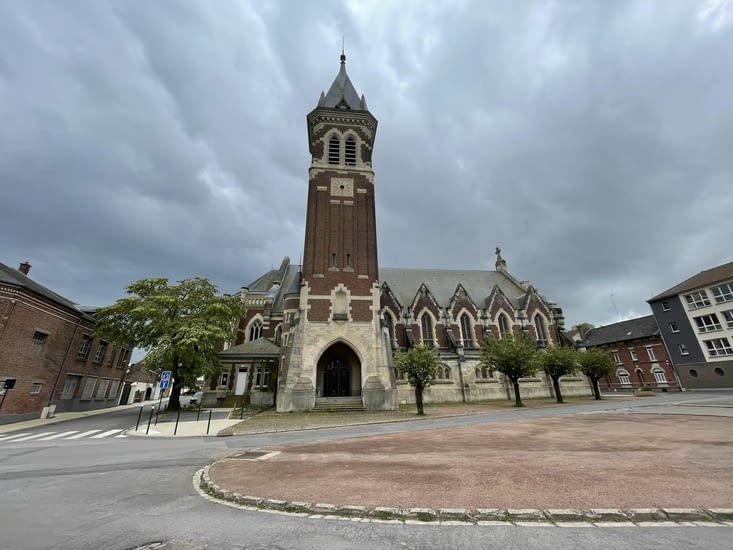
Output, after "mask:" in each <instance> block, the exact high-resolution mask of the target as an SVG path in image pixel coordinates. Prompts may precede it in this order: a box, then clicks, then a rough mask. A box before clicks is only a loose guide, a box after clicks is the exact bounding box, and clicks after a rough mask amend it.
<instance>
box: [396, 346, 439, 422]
mask: <svg viewBox="0 0 733 550" xmlns="http://www.w3.org/2000/svg"><path fill="white" fill-rule="evenodd" d="M439 364H440V357H439V356H438V352H437V351H435V350H434V349H430V348H426V347H425V346H415V347H414V348H410V349H409V350H407V351H398V352H397V354H396V355H395V366H396V367H397V370H399V371H400V372H401V373H403V374H404V375H405V376H407V381H408V382H409V383H410V384H411V385H412V386H414V387H415V404H416V405H417V414H419V415H423V414H425V409H424V407H423V392H424V391H425V389H426V388H428V387H429V386H430V384H432V383H433V380H435V375H436V374H437V372H438V365H439Z"/></svg>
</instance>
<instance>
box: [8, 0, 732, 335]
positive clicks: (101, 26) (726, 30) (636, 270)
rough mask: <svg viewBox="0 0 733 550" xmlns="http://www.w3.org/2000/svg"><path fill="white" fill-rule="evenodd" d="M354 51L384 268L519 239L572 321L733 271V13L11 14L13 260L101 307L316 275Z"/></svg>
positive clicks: (104, 8)
mask: <svg viewBox="0 0 733 550" xmlns="http://www.w3.org/2000/svg"><path fill="white" fill-rule="evenodd" d="M342 44H343V45H344V48H345V53H346V56H347V71H348V73H349V76H350V78H351V80H352V82H353V83H354V86H355V87H356V89H357V91H358V92H359V93H360V94H362V93H363V94H364V95H365V96H366V99H367V103H368V106H369V109H370V111H371V112H372V114H373V115H374V116H375V117H376V118H377V119H378V120H379V126H378V130H377V136H376V143H375V149H374V157H373V166H374V170H375V173H376V177H375V195H376V209H377V231H378V251H379V263H380V265H381V266H384V267H417V268H430V267H432V268H447V269H481V270H487V269H494V262H495V260H496V258H495V255H494V249H495V248H496V247H497V246H498V247H500V248H501V250H502V256H503V257H504V259H505V260H506V261H507V265H508V268H509V270H510V271H511V272H512V273H513V274H514V275H515V276H516V277H517V278H518V279H520V280H528V281H530V282H531V283H532V284H533V285H534V286H535V287H536V288H537V289H538V290H539V291H540V292H541V293H542V294H543V295H545V296H546V297H548V298H549V299H551V300H553V301H555V302H557V303H558V304H559V305H560V306H561V307H562V308H563V310H564V312H565V317H566V326H568V327H570V326H572V325H574V324H577V323H581V322H590V323H593V324H595V325H603V324H608V323H612V322H616V321H619V320H622V319H628V318H633V317H637V316H641V315H647V314H649V313H650V310H649V307H648V305H647V303H646V300H648V299H649V298H650V297H652V296H654V295H655V294H658V293H660V292H662V291H663V290H666V289H667V288H669V287H671V286H674V285H675V284H677V283H679V282H681V281H683V280H684V279H686V278H688V277H690V276H692V275H694V274H696V273H698V272H699V271H701V270H704V269H708V268H711V267H714V266H717V265H720V264H722V263H726V262H728V261H731V260H733V246H732V244H731V235H732V234H733V215H732V213H733V62H731V60H732V59H733V2H730V1H728V0H715V1H693V0H689V1H683V0H659V1H643V0H633V1H628V2H624V1H613V2H611V1H608V2H574V1H566V2H555V1H536V2H521V1H515V0H511V1H510V0H507V1H498V0H495V1H486V0H475V1H471V0H459V1H456V0H451V1H440V2H439V1H434V2H433V1H427V0H414V1H403V2H398V1H386V0H385V1H374V0H358V1H357V0H352V1H326V0H313V1H310V2H297V1H285V0H281V1H277V0H272V1H252V2H246V1H240V2H234V1H229V0H220V1H217V2H210V1H202V0H197V1H187V0H177V1H176V2H143V1H124V0H115V1H108V2H107V1H102V0H84V1H83V0H65V1H64V2H58V1H55V0H49V1H42V0H33V1H27V0H17V1H16V0H3V1H2V2H0V262H2V263H4V264H6V265H9V266H11V267H17V266H18V264H19V263H20V262H22V261H28V262H29V263H30V264H31V265H32V266H33V267H32V268H31V271H30V276H31V277H32V278H33V279H34V280H36V281H37V282H39V283H41V284H44V285H46V286H47V287H49V288H51V289H52V290H54V291H55V292H57V293H59V294H62V295H63V296H65V297H67V298H69V299H70V300H72V301H74V302H77V303H79V304H81V305H85V306H92V305H95V306H99V305H108V304H111V303H113V302H114V301H115V300H117V299H119V298H121V297H123V296H124V293H125V288H126V286H127V285H128V284H130V283H131V282H133V281H136V280H138V279H141V278H145V277H166V278H169V279H170V280H171V281H178V280H181V279H185V278H189V277H206V278H208V279H210V280H211V281H212V282H214V283H215V284H216V285H217V286H218V288H219V290H220V291H221V292H225V293H235V292H238V290H239V289H240V287H242V286H246V285H247V284H248V283H250V282H252V281H253V280H254V279H256V278H257V277H259V276H260V275H261V274H263V273H264V272H266V271H268V270H269V269H272V268H277V267H278V266H279V265H280V262H281V260H282V258H283V256H289V257H290V258H291V260H292V261H293V263H298V262H299V261H300V258H301V253H302V248H303V240H304V223H305V208H306V198H307V196H306V191H307V183H308V166H309V163H310V157H309V153H308V142H307V130H306V115H307V113H308V112H309V111H311V110H312V109H313V108H314V107H315V106H316V103H317V101H318V98H319V96H320V94H321V91H324V90H328V88H329V86H330V85H331V82H332V81H333V79H334V78H335V76H336V74H337V73H338V69H339V55H340V54H341V48H342Z"/></svg>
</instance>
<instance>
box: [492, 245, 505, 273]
mask: <svg viewBox="0 0 733 550" xmlns="http://www.w3.org/2000/svg"><path fill="white" fill-rule="evenodd" d="M494 254H496V264H495V266H496V269H497V270H499V271H506V261H505V260H504V258H502V257H501V248H499V247H498V246H497V247H496V250H495V251H494Z"/></svg>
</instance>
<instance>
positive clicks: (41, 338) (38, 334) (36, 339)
mask: <svg viewBox="0 0 733 550" xmlns="http://www.w3.org/2000/svg"><path fill="white" fill-rule="evenodd" d="M47 338H48V333H47V332H43V331H42V330H37V331H35V332H34V333H33V343H34V344H43V343H45V342H46V339H47Z"/></svg>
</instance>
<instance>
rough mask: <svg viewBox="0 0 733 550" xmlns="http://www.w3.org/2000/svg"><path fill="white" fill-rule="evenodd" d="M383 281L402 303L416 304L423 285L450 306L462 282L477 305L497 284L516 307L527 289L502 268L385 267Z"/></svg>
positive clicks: (441, 302)
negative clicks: (504, 272)
mask: <svg viewBox="0 0 733 550" xmlns="http://www.w3.org/2000/svg"><path fill="white" fill-rule="evenodd" d="M379 281H380V282H381V283H386V284H387V286H388V287H389V289H390V290H391V291H392V293H393V295H394V297H395V298H397V300H398V301H399V302H400V304H401V305H402V306H403V307H405V306H408V305H410V304H412V301H413V298H414V297H415V294H416V293H417V291H418V290H419V289H420V286H421V285H422V284H425V286H426V287H427V288H428V289H429V290H430V294H431V295H432V296H433V298H434V299H435V301H436V302H437V303H438V304H439V305H440V306H443V307H445V306H448V305H449V304H450V301H451V298H452V297H453V295H454V293H455V291H456V288H457V287H458V285H459V284H460V285H461V286H462V287H463V289H464V290H465V291H466V293H467V294H468V295H469V296H470V297H471V300H473V301H474V303H475V304H477V305H479V304H482V303H483V301H484V299H485V298H486V297H488V296H489V294H491V291H492V289H493V288H494V286H498V287H499V289H501V291H502V293H503V294H504V296H505V297H506V298H507V300H509V301H510V302H512V303H513V304H514V305H515V306H516V305H517V303H518V300H519V298H520V296H522V295H523V294H524V293H525V290H524V289H523V288H522V287H520V286H519V285H517V284H516V283H514V282H513V281H512V280H511V279H510V278H509V277H507V276H506V275H504V274H503V273H502V272H500V271H478V270H475V271H474V270H463V271H462V270H453V269H406V268H394V267H382V268H380V269H379Z"/></svg>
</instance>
